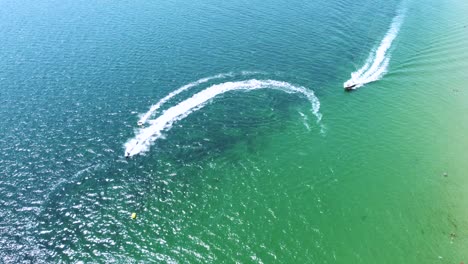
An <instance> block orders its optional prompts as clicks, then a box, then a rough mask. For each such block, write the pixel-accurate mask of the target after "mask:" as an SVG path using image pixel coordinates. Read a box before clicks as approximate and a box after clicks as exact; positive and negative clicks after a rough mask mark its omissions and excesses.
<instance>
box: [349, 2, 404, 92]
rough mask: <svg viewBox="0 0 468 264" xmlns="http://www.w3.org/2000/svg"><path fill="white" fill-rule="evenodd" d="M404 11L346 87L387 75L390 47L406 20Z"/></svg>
mask: <svg viewBox="0 0 468 264" xmlns="http://www.w3.org/2000/svg"><path fill="white" fill-rule="evenodd" d="M404 13H405V11H404V9H402V10H401V11H400V12H399V14H398V15H397V16H396V17H395V18H393V21H392V24H391V26H390V29H389V30H388V32H387V34H386V35H385V37H384V38H383V39H382V41H381V42H380V45H379V47H378V48H377V49H376V50H372V51H371V52H370V53H369V57H368V58H367V60H366V63H365V64H364V66H362V67H361V68H360V69H359V70H357V71H355V72H353V73H351V78H350V79H349V80H347V81H346V82H345V83H344V84H343V86H344V87H348V86H352V85H356V86H355V87H354V88H353V89H356V88H359V87H361V86H363V85H364V84H366V83H370V82H374V81H377V80H380V79H381V78H382V77H383V76H384V75H385V73H386V72H387V68H388V64H389V63H390V55H391V54H390V53H389V49H390V47H391V46H392V43H393V41H394V40H395V38H396V37H397V36H398V32H399V31H400V28H401V25H402V23H403V20H404V15H405V14H404Z"/></svg>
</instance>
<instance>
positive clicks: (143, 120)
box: [138, 73, 233, 125]
mask: <svg viewBox="0 0 468 264" xmlns="http://www.w3.org/2000/svg"><path fill="white" fill-rule="evenodd" d="M232 75H233V73H222V74H217V75H214V76H210V77H206V78H202V79H199V80H197V81H195V82H191V83H189V84H186V85H184V86H182V87H180V88H179V89H177V90H174V91H173V92H171V93H169V94H168V95H166V96H165V97H164V98H162V99H161V100H159V102H157V103H156V104H155V105H152V106H151V108H150V109H149V110H148V112H146V113H145V114H144V115H143V116H142V117H141V118H140V120H138V125H143V124H144V123H146V121H147V120H148V118H150V117H151V116H152V115H153V114H154V113H155V112H156V111H157V110H158V109H159V108H161V106H162V105H163V104H165V103H166V102H167V101H169V100H170V99H171V98H172V97H174V96H176V95H178V94H180V93H181V92H183V91H185V90H188V89H190V88H192V87H195V86H198V85H200V84H202V83H206V82H209V81H211V80H215V79H222V78H226V77H230V76H232Z"/></svg>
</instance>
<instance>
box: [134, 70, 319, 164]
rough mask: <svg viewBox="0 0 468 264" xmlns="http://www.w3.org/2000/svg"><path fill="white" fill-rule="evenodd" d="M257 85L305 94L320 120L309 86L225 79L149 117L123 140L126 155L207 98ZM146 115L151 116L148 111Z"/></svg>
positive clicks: (142, 149)
mask: <svg viewBox="0 0 468 264" xmlns="http://www.w3.org/2000/svg"><path fill="white" fill-rule="evenodd" d="M205 79H207V78H205ZM205 79H201V80H205ZM199 81H200V80H199ZM199 81H198V82H199ZM189 85H191V84H189ZM187 86H188V85H186V86H184V87H187ZM193 86H194V85H192V86H190V87H193ZM182 88H183V87H182ZM182 88H180V89H178V90H176V91H174V92H173V93H171V94H169V95H168V96H166V97H165V98H168V99H166V100H165V98H163V99H162V100H161V101H159V102H158V104H156V105H154V106H153V107H152V108H151V109H158V108H159V107H160V106H161V105H162V104H163V103H164V102H166V101H167V100H169V99H170V98H171V97H173V96H175V95H176V94H178V93H180V92H177V91H179V90H181V89H182ZM186 89H188V88H186ZM257 89H276V90H281V91H284V92H286V93H300V94H302V95H304V96H305V97H306V98H307V99H308V100H309V101H310V103H311V105H312V113H313V114H314V115H315V116H316V118H317V123H318V124H320V120H321V119H322V115H321V114H320V112H319V110H320V101H319V100H318V98H317V97H316V96H315V94H314V93H313V92H312V91H311V90H308V89H307V88H305V87H301V86H294V85H292V84H289V83H287V82H281V81H275V80H256V79H251V80H246V81H238V82H225V83H221V84H217V85H212V86H210V87H208V88H206V89H204V90H202V91H200V92H198V93H196V94H195V95H193V96H192V97H190V98H188V99H186V100H184V101H182V102H180V103H179V104H177V105H175V106H173V107H171V108H169V109H167V110H165V111H164V112H163V113H162V114H161V115H160V116H159V117H158V118H156V119H155V120H150V122H149V123H150V124H151V125H150V126H149V127H146V128H142V129H139V130H137V132H136V136H135V137H134V138H132V139H130V140H129V141H128V142H127V143H126V144H125V156H126V157H130V156H134V155H137V154H140V153H143V152H145V151H148V150H149V148H150V146H151V143H152V142H154V141H155V140H157V139H158V138H160V137H161V136H162V132H163V131H164V130H166V131H167V130H169V129H171V127H172V124H173V123H174V122H177V121H179V120H182V119H184V118H185V117H187V116H188V115H190V114H191V113H193V112H195V111H197V110H199V109H201V108H202V107H204V106H205V105H206V104H207V102H208V101H209V100H211V99H212V98H214V97H215V96H217V95H220V94H223V93H226V92H229V91H236V90H245V91H251V90H257ZM161 102H162V103H161ZM153 112H154V111H153ZM147 114H148V113H147ZM149 116H151V114H150V115H149ZM145 121H146V119H145ZM321 128H322V131H323V126H321Z"/></svg>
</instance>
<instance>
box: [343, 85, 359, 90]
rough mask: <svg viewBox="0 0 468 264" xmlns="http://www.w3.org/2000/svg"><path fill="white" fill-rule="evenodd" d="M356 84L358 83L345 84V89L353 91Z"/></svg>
mask: <svg viewBox="0 0 468 264" xmlns="http://www.w3.org/2000/svg"><path fill="white" fill-rule="evenodd" d="M356 85H357V84H356V83H352V84H348V85H345V86H344V89H345V90H346V91H351V90H353V89H354V87H356Z"/></svg>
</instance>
